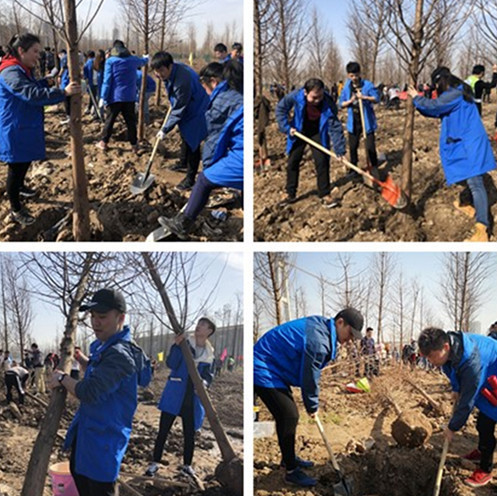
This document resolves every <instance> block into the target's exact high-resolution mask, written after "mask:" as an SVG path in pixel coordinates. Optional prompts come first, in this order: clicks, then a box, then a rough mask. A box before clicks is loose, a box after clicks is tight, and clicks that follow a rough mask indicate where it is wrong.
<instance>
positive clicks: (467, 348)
mask: <svg viewBox="0 0 497 496" xmlns="http://www.w3.org/2000/svg"><path fill="white" fill-rule="evenodd" d="M448 335H449V340H450V347H451V351H450V355H449V360H448V362H446V363H445V365H444V366H443V367H442V370H443V372H444V373H445V375H447V377H448V378H449V380H450V383H451V385H452V390H453V391H454V392H456V393H459V401H458V404H457V407H456V410H455V411H454V414H453V415H452V418H451V420H450V422H449V429H450V430H451V431H458V430H459V429H461V428H462V427H463V426H464V425H465V424H466V422H467V420H468V417H469V414H470V413H471V411H472V410H473V408H474V407H476V408H478V409H479V410H480V411H481V412H482V413H484V414H485V415H486V416H487V417H490V418H491V419H492V420H495V421H497V407H495V406H492V405H491V403H490V402H489V401H488V400H487V399H486V398H485V397H484V396H483V395H482V394H481V390H482V389H483V388H484V387H486V388H488V389H491V387H490V386H489V385H488V384H487V379H488V378H489V377H490V376H492V375H496V374H497V341H496V340H495V339H492V338H489V337H487V336H481V335H479V334H468V333H464V332H449V333H448ZM496 395H497V393H496Z"/></svg>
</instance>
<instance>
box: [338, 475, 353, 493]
mask: <svg viewBox="0 0 497 496" xmlns="http://www.w3.org/2000/svg"><path fill="white" fill-rule="evenodd" d="M337 473H338V477H340V480H339V481H338V482H337V483H336V484H333V494H334V495H335V496H352V494H353V493H352V483H351V482H350V481H348V480H347V479H346V478H345V476H344V475H343V474H342V473H341V472H337Z"/></svg>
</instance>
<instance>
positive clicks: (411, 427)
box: [392, 412, 432, 448]
mask: <svg viewBox="0 0 497 496" xmlns="http://www.w3.org/2000/svg"><path fill="white" fill-rule="evenodd" d="M431 434H432V428H431V424H430V422H429V421H428V419H426V418H425V417H424V416H423V415H421V414H419V413H417V412H404V413H402V415H400V416H399V418H398V419H397V420H395V422H394V423H393V424H392V436H393V438H394V439H395V440H396V441H397V443H399V444H400V445H401V446H406V447H408V448H418V447H419V446H422V445H423V444H424V443H425V442H426V441H427V440H428V439H430V437H431Z"/></svg>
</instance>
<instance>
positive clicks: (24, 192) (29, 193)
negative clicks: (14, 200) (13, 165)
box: [19, 186, 37, 198]
mask: <svg viewBox="0 0 497 496" xmlns="http://www.w3.org/2000/svg"><path fill="white" fill-rule="evenodd" d="M36 193H37V191H36V190H35V189H31V188H28V187H27V186H21V189H20V190H19V194H20V195H21V196H24V197H25V198H32V197H33V196H36Z"/></svg>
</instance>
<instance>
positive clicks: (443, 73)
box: [431, 67, 474, 102]
mask: <svg viewBox="0 0 497 496" xmlns="http://www.w3.org/2000/svg"><path fill="white" fill-rule="evenodd" d="M431 82H432V84H433V86H436V88H437V93H438V94H439V95H441V94H442V93H443V92H444V91H447V90H448V89H449V88H459V87H460V86H462V96H463V98H464V100H466V101H467V102H474V96H473V90H472V89H471V86H469V84H467V83H465V82H464V81H463V80H462V79H459V78H458V77H457V76H454V74H452V73H451V72H450V69H449V68H448V67H437V68H436V69H435V70H434V71H433V72H432V73H431Z"/></svg>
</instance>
